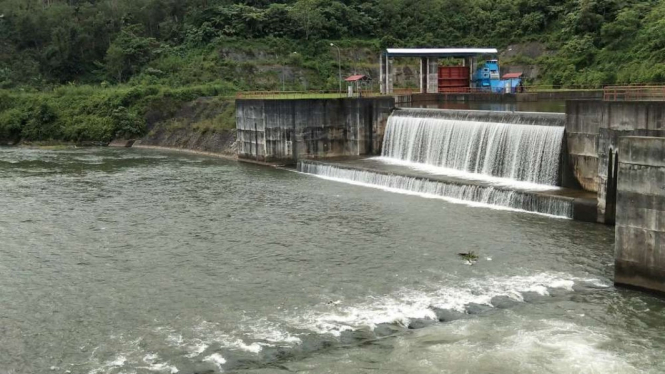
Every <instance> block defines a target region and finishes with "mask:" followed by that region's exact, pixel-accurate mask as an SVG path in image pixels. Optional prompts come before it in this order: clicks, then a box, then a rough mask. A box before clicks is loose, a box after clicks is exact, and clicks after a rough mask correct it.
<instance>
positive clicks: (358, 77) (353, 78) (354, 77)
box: [344, 74, 369, 82]
mask: <svg viewBox="0 0 665 374" xmlns="http://www.w3.org/2000/svg"><path fill="white" fill-rule="evenodd" d="M367 79H369V78H367V76H366V75H360V74H359V75H352V76H350V77H348V78H346V79H344V80H345V81H347V82H357V81H364V80H367Z"/></svg>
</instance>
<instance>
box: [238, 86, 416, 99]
mask: <svg viewBox="0 0 665 374" xmlns="http://www.w3.org/2000/svg"><path fill="white" fill-rule="evenodd" d="M418 92H420V91H419V90H418V89H413V88H395V89H394V90H393V92H392V93H391V94H383V93H381V92H378V91H365V90H362V91H361V92H357V91H356V92H354V93H353V97H377V96H406V95H412V94H414V93H418ZM347 97H348V93H347V92H346V91H344V92H339V91H324V90H321V91H244V92H238V93H237V94H236V98H237V99H273V100H277V99H339V98H347Z"/></svg>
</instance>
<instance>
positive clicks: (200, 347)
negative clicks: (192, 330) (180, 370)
mask: <svg viewBox="0 0 665 374" xmlns="http://www.w3.org/2000/svg"><path fill="white" fill-rule="evenodd" d="M208 347H209V345H208V344H206V343H204V342H202V341H198V342H195V343H194V344H191V345H189V346H187V352H189V353H188V354H187V358H194V357H197V356H199V355H201V353H203V352H205V350H206V349H208Z"/></svg>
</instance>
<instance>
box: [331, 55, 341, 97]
mask: <svg viewBox="0 0 665 374" xmlns="http://www.w3.org/2000/svg"><path fill="white" fill-rule="evenodd" d="M330 46H331V47H335V48H337V68H338V70H339V93H340V94H341V93H342V52H341V51H340V49H339V47H338V46H336V45H335V43H330Z"/></svg>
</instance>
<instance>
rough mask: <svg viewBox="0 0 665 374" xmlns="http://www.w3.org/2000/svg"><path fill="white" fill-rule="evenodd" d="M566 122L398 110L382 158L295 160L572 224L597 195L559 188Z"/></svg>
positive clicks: (405, 189) (328, 171)
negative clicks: (560, 218)
mask: <svg viewBox="0 0 665 374" xmlns="http://www.w3.org/2000/svg"><path fill="white" fill-rule="evenodd" d="M564 121H565V118H564V116H563V115H559V114H540V113H538V114H536V113H495V112H482V111H458V110H431V109H400V110H397V111H395V113H393V114H392V115H391V116H390V118H389V119H388V123H387V126H386V130H385V135H384V141H383V149H382V153H381V157H373V158H365V159H346V160H344V159H339V160H335V161H326V162H320V161H312V160H300V161H299V163H298V170H299V171H300V172H303V173H306V174H311V175H316V176H319V177H322V178H327V179H331V180H335V181H340V182H346V183H352V184H357V185H362V186H366V187H374V188H380V189H384V190H387V191H391V192H400V193H408V194H417V195H421V196H424V197H435V198H442V199H445V200H448V201H452V202H461V203H466V204H470V205H480V206H486V207H488V206H489V207H496V208H502V209H511V210H520V211H526V212H531V213H539V214H546V215H550V216H556V217H562V218H576V217H580V216H584V215H586V214H587V213H589V212H592V211H594V210H595V197H594V196H592V194H588V193H584V192H582V191H576V190H569V189H565V188H561V187H559V186H558V185H559V181H560V178H561V167H560V166H561V152H562V148H563V137H564V127H563V124H564ZM589 216H591V215H590V214H589ZM583 220H592V219H591V218H588V219H583Z"/></svg>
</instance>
